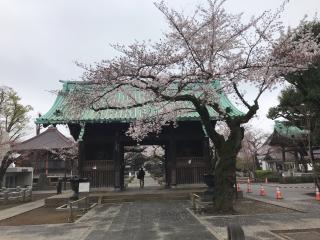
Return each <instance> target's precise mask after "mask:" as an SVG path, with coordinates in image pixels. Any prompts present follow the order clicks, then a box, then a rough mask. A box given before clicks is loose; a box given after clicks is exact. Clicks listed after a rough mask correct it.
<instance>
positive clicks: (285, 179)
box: [280, 176, 314, 183]
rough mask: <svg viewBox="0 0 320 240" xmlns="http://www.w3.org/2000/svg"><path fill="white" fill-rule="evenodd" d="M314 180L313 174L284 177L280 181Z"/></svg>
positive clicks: (310, 181) (303, 181)
mask: <svg viewBox="0 0 320 240" xmlns="http://www.w3.org/2000/svg"><path fill="white" fill-rule="evenodd" d="M312 182H314V179H313V176H302V177H282V178H281V179H280V183H312Z"/></svg>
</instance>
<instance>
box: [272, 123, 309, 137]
mask: <svg viewBox="0 0 320 240" xmlns="http://www.w3.org/2000/svg"><path fill="white" fill-rule="evenodd" d="M274 130H275V131H276V132H277V133H278V134H279V135H280V136H282V137H285V138H294V139H299V138H300V139H301V138H303V137H305V136H306V135H307V134H308V131H307V130H302V129H300V128H298V127H296V126H293V125H289V124H288V123H286V122H280V121H275V125H274Z"/></svg>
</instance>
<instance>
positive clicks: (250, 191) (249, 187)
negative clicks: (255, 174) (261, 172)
mask: <svg viewBox="0 0 320 240" xmlns="http://www.w3.org/2000/svg"><path fill="white" fill-rule="evenodd" d="M247 193H252V189H251V183H250V179H249V178H248V183H247Z"/></svg>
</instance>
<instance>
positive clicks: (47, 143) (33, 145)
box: [13, 127, 75, 151]
mask: <svg viewBox="0 0 320 240" xmlns="http://www.w3.org/2000/svg"><path fill="white" fill-rule="evenodd" d="M74 144H75V142H74V141H73V140H72V139H69V138H67V137H66V136H64V135H63V134H62V133H60V132H59V131H58V129H56V128H55V127H49V128H48V129H47V130H46V131H44V132H43V133H40V134H39V135H37V136H35V137H33V138H30V139H28V140H26V141H24V142H21V143H17V144H16V145H14V146H13V150H16V151H19V150H20V151H21V150H49V149H61V148H70V147H73V146H74Z"/></svg>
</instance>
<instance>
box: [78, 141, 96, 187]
mask: <svg viewBox="0 0 320 240" xmlns="http://www.w3.org/2000/svg"><path fill="white" fill-rule="evenodd" d="M83 161H85V153H84V142H83V141H79V142H78V169H77V170H78V173H75V174H74V175H79V176H82V175H83V174H82V166H83ZM91 184H92V183H91Z"/></svg>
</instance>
